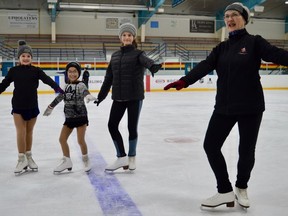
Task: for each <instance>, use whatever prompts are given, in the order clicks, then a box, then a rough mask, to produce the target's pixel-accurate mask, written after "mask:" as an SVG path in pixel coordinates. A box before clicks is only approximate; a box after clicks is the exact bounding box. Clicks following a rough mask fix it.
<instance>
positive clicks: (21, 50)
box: [17, 40, 33, 58]
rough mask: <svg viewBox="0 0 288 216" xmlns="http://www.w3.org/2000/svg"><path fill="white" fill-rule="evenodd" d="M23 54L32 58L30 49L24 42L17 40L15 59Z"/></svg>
mask: <svg viewBox="0 0 288 216" xmlns="http://www.w3.org/2000/svg"><path fill="white" fill-rule="evenodd" d="M23 53H29V54H30V55H31V56H32V57H33V52H32V48H31V47H30V46H28V45H27V44H26V41H25V40H19V41H18V50H17V57H18V58H19V57H20V56H21V55H22V54H23Z"/></svg>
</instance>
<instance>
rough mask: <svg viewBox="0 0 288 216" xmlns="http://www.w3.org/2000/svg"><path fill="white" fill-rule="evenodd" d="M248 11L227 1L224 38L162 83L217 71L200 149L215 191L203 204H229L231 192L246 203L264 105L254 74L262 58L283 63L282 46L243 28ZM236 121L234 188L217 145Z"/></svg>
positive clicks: (187, 81) (185, 82)
mask: <svg viewBox="0 0 288 216" xmlns="http://www.w3.org/2000/svg"><path fill="white" fill-rule="evenodd" d="M249 13H250V12H249V9H248V8H247V7H245V6H244V5H243V4H241V3H233V4H230V5H228V6H227V8H226V9H225V15H224V21H225V24H226V28H227V29H228V31H229V39H228V40H227V41H224V42H221V43H220V44H219V45H218V46H216V47H215V48H214V49H213V50H212V52H211V54H210V55H209V56H208V57H207V58H206V60H204V61H202V62H200V63H199V64H198V65H197V66H196V67H195V68H193V69H192V70H191V71H190V72H189V73H188V74H187V75H186V76H184V77H182V78H181V79H180V80H178V81H176V82H173V83H170V84H168V85H167V86H165V87H164V90H168V89H169V88H176V89H177V90H180V89H182V88H186V87H188V86H189V85H191V84H193V83H195V82H196V81H197V80H199V79H201V78H202V77H204V76H205V75H207V74H208V73H209V72H210V71H213V70H216V72H217V75H218V80H217V94H216V103H215V107H214V108H215V109H214V112H213V114H212V117H211V119H210V122H209V125H208V129H207V132H206V136H205V140H204V149H205V152H206V154H207V157H208V161H209V163H210V166H211V168H212V170H213V172H214V174H215V177H216V180H217V189H218V193H217V194H216V195H215V196H212V197H211V198H209V199H206V200H204V201H203V202H202V206H206V207H216V206H219V205H222V204H226V205H227V206H230V207H233V206H234V199H235V194H236V199H237V201H238V203H239V204H240V205H241V206H243V207H245V208H248V207H249V206H250V202H249V199H248V195H247V187H248V181H249V179H250V174H251V171H252V169H253V166H254V161H255V146H256V142H257V137H258V132H259V128H260V124H261V121H262V114H263V112H264V110H265V103H264V95H263V90H262V86H261V83H260V75H259V69H260V65H261V59H263V60H264V61H267V62H274V63H276V64H281V65H286V66H287V65H288V52H287V51H285V50H283V49H280V48H277V47H275V46H272V45H271V44H269V43H268V42H267V41H266V40H265V39H263V38H262V37H261V36H259V35H256V36H254V35H250V34H249V33H248V32H247V31H246V29H245V25H246V24H247V23H248V22H249ZM236 123H237V124H238V129H239V136H240V142H239V160H238V166H237V180H236V183H235V194H234V192H233V188H232V185H231V183H230V180H229V176H228V172H227V167H226V162H225V159H224V157H223V154H222V152H221V148H222V146H223V144H224V141H225V139H226V138H227V136H228V135H229V133H230V131H231V129H232V128H233V126H234V125H235V124H236Z"/></svg>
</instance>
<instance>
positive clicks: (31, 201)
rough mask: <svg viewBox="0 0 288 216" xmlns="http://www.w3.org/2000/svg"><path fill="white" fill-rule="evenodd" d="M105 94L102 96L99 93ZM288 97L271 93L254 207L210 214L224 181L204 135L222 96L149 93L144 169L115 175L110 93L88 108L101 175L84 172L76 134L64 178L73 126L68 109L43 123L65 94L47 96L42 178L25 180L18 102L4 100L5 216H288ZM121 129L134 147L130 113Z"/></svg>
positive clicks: (39, 134)
mask: <svg viewBox="0 0 288 216" xmlns="http://www.w3.org/2000/svg"><path fill="white" fill-rule="evenodd" d="M94 95H96V93H94ZM287 96H288V91H276V90H275V91H271V90H270V91H265V98H266V111H265V112H264V116H263V121H262V126H261V129H260V133H259V138H258V143H257V148H256V163H255V167H254V170H253V172H252V176H251V180H250V182H249V190H248V193H249V198H250V201H251V207H250V208H249V209H247V210H244V209H242V208H240V207H239V206H238V205H236V206H235V207H234V208H227V207H226V206H220V207H218V208H214V209H201V208H200V203H201V200H202V199H205V198H208V197H209V196H212V195H214V193H216V182H215V178H214V175H213V173H212V171H211V169H210V166H209V164H208V161H207V158H206V155H205V152H204V150H203V147H202V144H203V138H204V135H205V131H206V127H207V124H208V121H209V118H210V116H211V113H212V111H213V105H214V98H215V92H214V91H207V92H197V91H191V92H171V91H170V92H149V93H146V98H145V100H144V103H143V108H142V112H141V116H140V122H139V127H138V129H139V130H138V132H139V139H138V140H139V142H138V149H137V150H138V151H137V169H136V170H135V171H134V172H131V171H123V170H118V171H117V172H114V173H105V172H104V168H105V166H106V164H107V163H111V162H113V161H114V160H115V158H116V156H115V150H114V146H113V143H112V141H111V138H110V135H109V132H108V128H107V121H108V116H109V111H110V106H111V99H110V95H108V97H107V99H106V100H105V101H103V102H102V103H101V104H100V105H99V107H96V106H95V105H94V104H92V103H89V104H87V108H88V112H89V123H90V124H89V126H88V129H87V136H86V141H87V144H88V150H89V155H90V158H91V160H92V163H93V169H92V171H91V173H90V174H89V175H87V174H85V173H84V171H83V169H82V162H81V153H80V148H79V146H78V144H77V138H76V133H75V131H74V132H73V134H72V136H71V138H70V139H69V146H70V151H71V159H72V162H73V170H72V172H71V173H69V172H66V173H64V174H60V175H54V174H53V169H54V168H55V166H56V165H57V164H58V163H59V160H60V158H61V157H62V152H61V148H60V144H59V142H58V137H59V134H60V129H61V127H62V124H63V121H64V114H63V103H61V104H59V105H58V106H57V107H56V108H55V109H54V111H53V113H52V115H51V116H49V117H45V116H42V114H43V112H44V110H45V108H46V106H47V105H48V104H49V103H50V102H51V101H52V100H53V98H54V97H55V95H43V94H42V95H39V106H40V110H41V114H40V115H39V117H38V120H37V123H36V126H35V130H34V142H33V143H34V144H33V155H34V159H35V161H36V163H37V164H38V166H39V171H38V172H26V173H23V174H22V175H20V176H15V175H14V173H13V171H14V168H15V166H16V164H17V154H18V153H17V148H16V132H15V127H14V123H13V118H12V115H11V114H10V112H11V102H10V101H11V97H12V95H0V104H1V112H0V123H1V124H0V136H1V143H0V145H1V148H0V161H1V166H0V215H1V216H18V215H21V216H101V215H109V216H110V215H111V216H114V215H121V216H138V215H143V216H188V215H193V216H197V215H221V216H222V215H227V216H228V215H229V216H239V215H247V216H272V215H275V216H287V215H288V192H287V191H288V183H287V182H288V181H287V176H288V171H287V164H288V154H287V152H288V142H287V140H288V132H287V128H288V97H287ZM120 129H121V131H122V135H123V139H124V141H125V146H126V149H127V148H128V146H127V140H128V132H127V119H126V115H125V116H124V118H123V120H122V122H121V124H120ZM238 141H239V139H238V133H237V127H235V128H233V130H232V132H231V134H230V136H229V137H228V139H227V140H226V142H225V144H224V147H223V153H224V154H225V157H226V162H227V165H228V170H229V174H230V180H231V182H232V183H233V184H234V182H235V176H236V164H237V146H238Z"/></svg>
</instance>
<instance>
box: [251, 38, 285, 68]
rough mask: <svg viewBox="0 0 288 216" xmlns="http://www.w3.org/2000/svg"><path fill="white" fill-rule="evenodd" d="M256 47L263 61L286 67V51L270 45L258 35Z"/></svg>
mask: <svg viewBox="0 0 288 216" xmlns="http://www.w3.org/2000/svg"><path fill="white" fill-rule="evenodd" d="M256 46H257V48H256V50H258V52H259V55H260V56H261V58H262V59H263V60H264V61H266V62H273V63H275V64H280V65H284V66H288V51H286V50H284V49H281V48H278V47H276V46H273V45H271V44H270V43H269V42H268V41H267V40H265V39H264V38H262V37H261V36H259V35H256Z"/></svg>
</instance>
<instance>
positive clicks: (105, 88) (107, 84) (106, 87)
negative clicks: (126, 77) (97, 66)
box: [97, 62, 113, 101]
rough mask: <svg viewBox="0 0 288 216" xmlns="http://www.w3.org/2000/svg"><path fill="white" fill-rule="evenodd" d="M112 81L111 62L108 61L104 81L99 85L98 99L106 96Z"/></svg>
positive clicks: (101, 99)
mask: <svg viewBox="0 0 288 216" xmlns="http://www.w3.org/2000/svg"><path fill="white" fill-rule="evenodd" d="M112 81H113V74H112V70H111V62H110V63H109V65H108V68H107V70H106V75H105V78H104V82H103V84H102V86H101V89H100V92H99V94H98V97H97V98H98V99H99V100H100V101H103V100H104V99H105V98H106V97H107V95H108V93H109V91H110V88H111V86H112Z"/></svg>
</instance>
